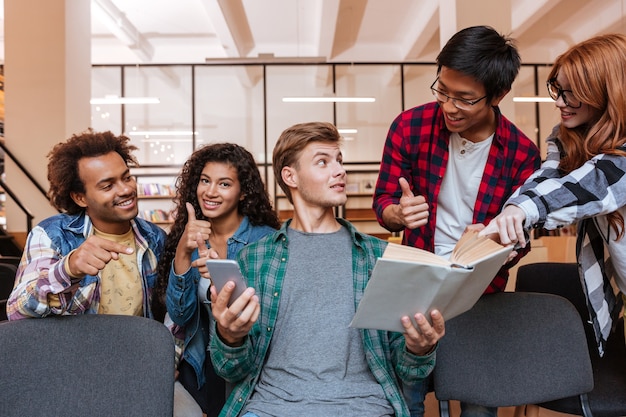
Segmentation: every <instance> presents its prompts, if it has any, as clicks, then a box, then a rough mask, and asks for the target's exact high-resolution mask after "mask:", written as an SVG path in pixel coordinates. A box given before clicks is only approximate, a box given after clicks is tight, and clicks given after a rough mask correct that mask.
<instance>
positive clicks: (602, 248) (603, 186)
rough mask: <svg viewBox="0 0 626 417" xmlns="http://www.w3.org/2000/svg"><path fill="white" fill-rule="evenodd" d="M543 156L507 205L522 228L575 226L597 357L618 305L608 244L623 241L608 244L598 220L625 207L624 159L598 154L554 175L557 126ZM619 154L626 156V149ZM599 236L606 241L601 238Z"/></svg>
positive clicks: (557, 159)
mask: <svg viewBox="0 0 626 417" xmlns="http://www.w3.org/2000/svg"><path fill="white" fill-rule="evenodd" d="M547 144H548V157H547V159H546V162H544V164H543V165H542V167H541V169H540V170H539V171H537V172H536V173H535V174H533V176H532V177H531V178H529V179H528V181H526V183H525V184H524V185H523V186H521V187H520V188H519V189H518V190H517V192H516V193H515V194H514V196H513V197H511V198H510V199H509V201H507V203H506V204H514V205H516V206H518V207H520V208H521V209H522V210H524V213H525V214H526V220H525V227H528V228H529V227H544V228H546V229H550V230H552V229H556V228H558V227H561V226H566V225H570V224H574V223H576V222H578V239H577V248H576V249H577V253H576V254H577V259H578V263H579V272H580V277H581V283H582V285H583V289H584V292H585V296H586V297H587V300H588V303H587V304H588V307H589V315H590V318H591V320H592V322H593V325H594V331H595V333H596V340H597V342H598V351H599V353H600V354H601V355H602V354H603V352H604V346H605V343H606V338H607V337H608V335H609V333H610V331H611V327H612V317H614V315H615V314H616V312H619V309H620V305H621V302H620V300H619V297H617V299H616V297H615V293H616V288H615V279H614V278H613V277H614V270H613V264H612V262H611V259H610V257H609V256H608V250H607V247H608V246H609V245H625V244H626V238H622V239H621V240H609V236H610V234H609V230H607V231H606V233H601V230H600V229H599V228H598V221H597V220H598V218H599V217H601V216H606V215H607V214H609V213H613V212H615V211H618V210H621V209H622V208H623V207H625V206H626V157H624V156H621V155H609V154H600V155H596V156H594V157H593V158H592V159H590V160H589V161H587V162H585V163H584V164H583V165H582V166H581V167H579V168H577V169H575V170H573V171H572V172H570V173H569V174H567V175H562V173H561V172H560V171H559V169H558V167H559V162H560V160H561V155H562V154H563V146H562V144H561V142H560V140H559V139H558V126H557V127H556V128H555V129H554V130H553V131H552V134H551V135H550V137H548V139H547ZM620 149H622V150H624V151H626V146H622V147H621V148H620ZM603 236H606V238H605V237H603Z"/></svg>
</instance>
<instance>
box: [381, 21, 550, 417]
mask: <svg viewBox="0 0 626 417" xmlns="http://www.w3.org/2000/svg"><path fill="white" fill-rule="evenodd" d="M520 61H521V60H520V56H519V54H518V52H517V49H516V48H515V46H514V45H513V44H512V40H511V39H509V38H506V37H504V36H502V35H500V34H498V33H497V32H496V31H495V30H494V29H493V28H491V27H487V26H474V27H469V28H466V29H463V30H461V31H459V32H458V33H456V34H455V35H454V36H453V37H452V38H451V39H450V40H449V41H448V42H447V44H446V45H445V46H444V47H443V49H442V50H441V52H440V53H439V55H438V56H437V78H436V79H435V81H434V82H433V84H432V85H431V87H430V90H431V92H432V94H433V96H434V98H435V100H436V101H435V102H432V103H427V104H424V105H422V106H418V107H415V108H412V109H409V110H406V111H404V112H402V113H400V115H398V116H397V117H396V119H395V120H394V121H393V123H392V124H391V127H390V128H389V133H388V135H387V139H386V142H385V147H384V150H383V156H382V162H381V167H380V173H379V176H378V181H377V183H376V191H375V194H374V202H373V208H374V210H375V212H376V216H377V218H378V221H379V223H380V224H381V225H382V226H384V227H385V228H387V229H388V230H390V231H393V232H404V233H403V240H402V242H403V244H405V245H409V246H415V247H418V248H421V249H425V250H429V251H432V252H435V253H436V254H438V255H441V256H444V257H445V256H449V255H450V253H451V251H452V248H453V247H454V245H455V243H456V242H457V241H458V240H459V238H460V237H461V235H462V234H463V233H464V231H465V230H466V227H467V226H468V225H472V224H486V223H488V222H489V221H490V220H491V219H492V218H493V217H495V216H496V215H497V214H498V213H499V212H500V210H501V208H502V205H503V204H504V202H505V201H506V200H507V198H508V197H509V196H510V195H511V194H512V193H513V192H514V191H515V189H516V188H517V187H519V186H520V185H522V184H523V183H524V181H525V180H526V179H527V178H528V177H529V176H530V175H531V174H532V173H533V172H534V171H535V170H536V169H538V168H539V166H540V163H541V161H540V155H539V150H538V149H537V147H536V146H535V144H534V143H533V142H532V141H531V140H530V139H528V138H527V137H526V136H525V135H524V134H523V133H522V132H521V131H520V130H519V129H518V128H517V127H516V126H515V125H514V124H513V123H511V122H510V121H509V120H508V119H506V118H505V117H504V116H503V115H502V114H501V113H500V110H499V108H498V104H499V103H500V101H501V100H502V99H503V98H504V96H505V95H506V94H507V93H508V92H509V91H510V89H511V85H512V83H513V80H514V79H515V77H516V76H517V74H518V72H519V68H520ZM474 227H478V226H474ZM528 250H529V248H526V249H524V250H520V251H519V253H515V257H514V258H513V259H510V261H509V262H507V264H505V265H504V266H503V267H502V269H501V270H500V271H499V272H498V274H497V276H496V277H495V278H494V279H493V281H492V282H491V284H490V285H489V287H488V288H487V289H486V290H485V293H491V292H497V291H503V290H504V288H505V286H506V282H507V279H508V269H509V268H510V267H512V266H513V265H515V264H516V263H517V261H518V260H519V259H520V258H521V257H522V256H523V255H525V254H526V253H527V251H528ZM485 361H486V362H487V361H489V358H485ZM477 377H478V376H477ZM428 388H429V387H428V384H427V383H423V384H420V385H417V386H405V387H404V392H405V397H406V400H407V403H408V405H409V409H410V410H411V416H412V417H421V416H422V415H423V414H424V404H423V401H424V398H425V395H426V393H427V392H428ZM461 409H462V416H463V417H470V416H472V417H473V416H494V417H495V416H496V414H497V409H495V408H487V407H481V406H479V405H471V404H465V403H462V404H461Z"/></svg>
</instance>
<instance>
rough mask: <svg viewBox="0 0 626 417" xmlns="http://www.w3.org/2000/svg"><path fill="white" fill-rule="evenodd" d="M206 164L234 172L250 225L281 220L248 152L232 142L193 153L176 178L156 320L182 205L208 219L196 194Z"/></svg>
mask: <svg viewBox="0 0 626 417" xmlns="http://www.w3.org/2000/svg"><path fill="white" fill-rule="evenodd" d="M209 162H219V163H226V164H228V165H230V166H232V167H233V168H235V169H236V170H237V177H238V180H239V183H240V184H241V193H242V194H243V196H244V198H243V199H242V200H241V201H239V205H238V208H237V210H238V212H239V214H241V215H244V216H248V219H249V220H250V223H252V224H253V225H268V226H271V227H273V228H275V229H278V228H279V227H280V221H279V220H278V216H277V215H276V212H275V211H274V209H273V208H272V203H271V202H270V199H269V196H268V194H267V191H266V189H265V185H264V184H263V180H262V179H261V174H260V173H259V169H258V167H257V165H256V162H255V161H254V157H253V156H252V154H251V153H250V152H248V151H247V150H246V149H245V148H243V147H242V146H239V145H236V144H233V143H216V144H211V145H206V146H204V147H202V148H200V149H198V150H196V151H195V152H194V153H193V154H192V155H191V156H190V157H189V159H188V160H187V162H185V165H183V168H182V171H181V173H180V175H179V176H178V178H177V179H176V198H175V202H176V208H175V212H176V220H175V221H174V224H173V225H172V228H171V229H170V232H169V233H168V236H167V239H166V240H165V248H164V251H163V256H162V257H161V260H160V262H159V266H158V278H157V284H156V286H155V288H154V292H153V294H154V297H153V304H154V305H153V312H154V313H155V318H157V319H162V318H163V317H164V316H165V291H166V289H167V282H168V279H169V274H170V268H171V264H172V260H173V259H174V256H175V255H176V247H177V245H178V241H179V240H180V238H181V236H182V234H183V232H184V231H185V226H186V225H187V219H188V214H187V209H186V207H185V203H186V202H190V203H191V204H192V205H193V208H194V211H195V213H196V218H197V219H201V220H207V218H206V217H205V216H204V215H203V214H202V210H201V209H200V203H199V202H198V197H197V194H196V192H197V188H198V184H199V182H200V174H201V173H202V170H203V169H204V167H205V165H206V164H207V163H209Z"/></svg>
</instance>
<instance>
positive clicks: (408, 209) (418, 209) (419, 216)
mask: <svg viewBox="0 0 626 417" xmlns="http://www.w3.org/2000/svg"><path fill="white" fill-rule="evenodd" d="M398 183H399V185H400V189H401V190H402V196H401V197H400V204H398V206H397V207H398V209H397V216H398V218H399V219H400V222H401V223H402V224H403V225H404V226H405V227H406V228H408V229H417V228H418V227H422V226H424V225H425V224H426V223H428V215H429V213H428V203H426V198H424V196H422V195H418V196H415V195H414V194H413V191H411V187H410V185H409V182H408V181H407V180H406V179H405V178H400V179H399V180H398Z"/></svg>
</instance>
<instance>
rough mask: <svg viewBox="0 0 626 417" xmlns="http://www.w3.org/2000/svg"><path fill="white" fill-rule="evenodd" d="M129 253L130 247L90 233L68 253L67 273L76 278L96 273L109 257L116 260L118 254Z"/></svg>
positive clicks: (131, 251)
mask: <svg viewBox="0 0 626 417" xmlns="http://www.w3.org/2000/svg"><path fill="white" fill-rule="evenodd" d="M131 253H133V249H132V248H131V247H128V246H125V245H122V244H120V243H116V242H113V241H111V240H107V239H104V238H101V237H99V236H95V235H91V236H89V237H88V238H87V239H86V240H85V241H84V242H83V243H82V244H81V245H80V246H79V247H78V248H77V249H76V250H75V251H73V252H72V253H71V254H70V258H69V260H68V267H69V273H70V275H72V276H73V277H76V278H82V277H84V276H85V275H96V274H98V272H99V271H101V270H102V269H104V267H105V266H106V264H108V263H109V262H110V261H111V259H115V260H117V259H119V254H128V255H130V254H131Z"/></svg>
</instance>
